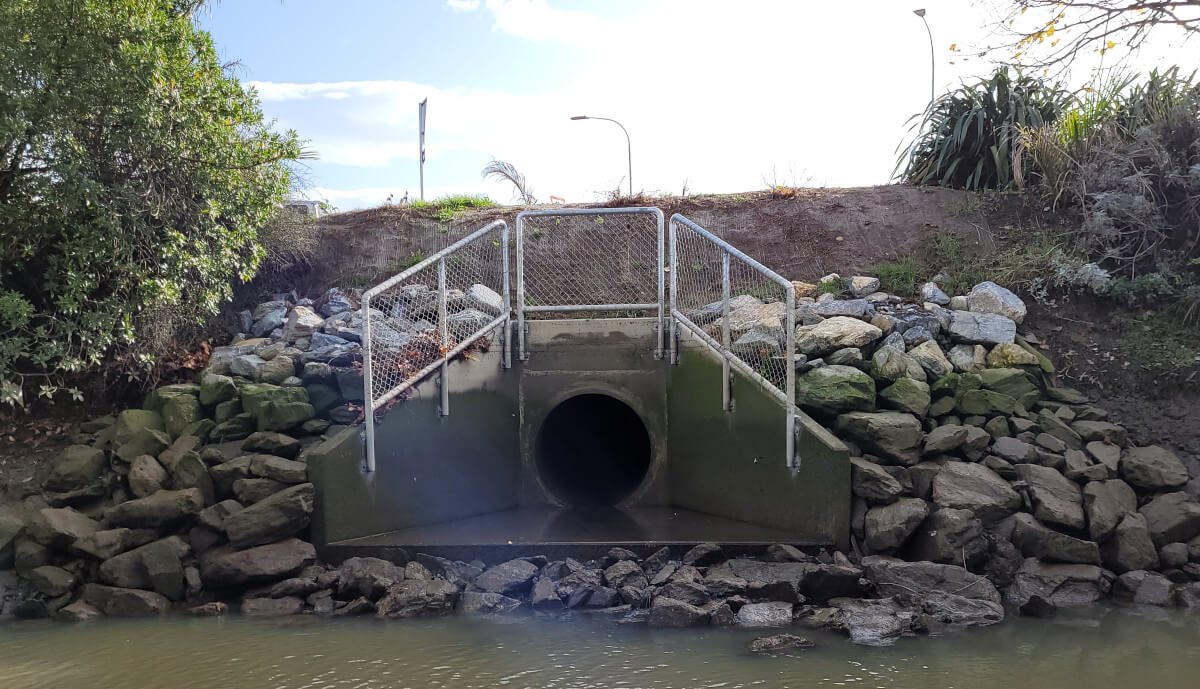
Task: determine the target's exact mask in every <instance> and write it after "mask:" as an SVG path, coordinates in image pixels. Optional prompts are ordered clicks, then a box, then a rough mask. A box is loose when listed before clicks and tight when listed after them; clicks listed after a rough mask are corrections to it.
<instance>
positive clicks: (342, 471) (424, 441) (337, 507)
mask: <svg viewBox="0 0 1200 689" xmlns="http://www.w3.org/2000/svg"><path fill="white" fill-rule="evenodd" d="M449 380H450V393H451V394H450V400H451V402H450V404H451V406H450V414H449V415H448V416H439V415H438V398H439V390H438V387H437V376H432V377H430V378H429V379H427V380H425V381H422V382H421V383H420V384H419V385H417V386H416V387H415V388H413V390H412V394H411V396H410V397H409V398H408V399H407V400H404V401H402V402H400V403H399V404H397V405H395V406H394V407H392V408H391V409H390V410H388V411H387V412H386V413H385V414H384V415H383V417H382V419H381V420H380V421H379V422H377V423H376V425H375V429H376V438H375V443H376V445H375V447H376V453H377V456H376V471H375V472H373V473H364V472H363V469H362V461H363V439H362V429H361V427H354V428H349V429H346V430H344V431H341V432H340V433H338V434H337V435H335V436H334V437H332V438H330V439H329V440H326V441H325V442H324V443H322V445H321V446H320V447H318V448H317V449H316V450H315V451H312V452H310V459H309V471H310V475H311V476H312V481H313V482H314V483H315V484H316V485H317V514H316V515H315V517H314V519H313V524H314V527H313V528H314V529H315V530H319V531H320V532H321V533H320V534H319V536H318V538H317V541H318V542H319V543H329V542H333V541H339V540H344V539H347V538H355V537H360V536H367V535H371V534H376V533H381V532H385V531H391V530H395V529H401V528H405V527H410V526H419V525H422V524H433V523H437V522H443V521H448V520H452V519H461V518H464V517H471V516H475V515H479V514H485V513H488V512H495V511H499V510H505V509H510V508H512V507H515V506H516V504H517V494H518V490H517V489H518V485H519V480H520V473H521V470H520V453H519V447H518V439H519V429H518V425H517V422H518V415H517V398H516V394H517V390H516V385H515V381H516V376H515V375H512V374H511V373H508V372H505V371H503V369H501V367H500V349H499V348H493V349H492V350H491V351H489V352H486V353H482V354H478V355H476V356H475V360H474V361H472V360H462V361H457V362H454V363H452V364H451V367H450V376H449Z"/></svg>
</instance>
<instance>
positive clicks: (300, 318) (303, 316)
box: [283, 306, 325, 344]
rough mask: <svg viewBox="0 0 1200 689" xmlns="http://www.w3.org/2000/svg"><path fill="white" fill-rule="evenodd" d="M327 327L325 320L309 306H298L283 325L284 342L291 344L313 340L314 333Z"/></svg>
mask: <svg viewBox="0 0 1200 689" xmlns="http://www.w3.org/2000/svg"><path fill="white" fill-rule="evenodd" d="M323 325H325V319H324V318H321V317H320V316H318V315H317V314H316V313H315V312H314V311H313V310H312V309H310V308H309V307H307V306H297V307H295V308H293V309H292V312H291V313H289V314H288V317H287V322H286V323H284V324H283V340H284V342H287V343H289V344H291V343H293V342H295V341H296V340H300V339H304V338H311V337H312V336H313V333H315V332H317V331H318V330H320V329H321V326H323Z"/></svg>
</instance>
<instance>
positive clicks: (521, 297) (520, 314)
mask: <svg viewBox="0 0 1200 689" xmlns="http://www.w3.org/2000/svg"><path fill="white" fill-rule="evenodd" d="M523 215H524V214H523V213H518V214H517V361H525V358H526V357H525V218H524V217H522V216H523Z"/></svg>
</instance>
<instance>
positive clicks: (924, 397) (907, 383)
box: [879, 378, 930, 417]
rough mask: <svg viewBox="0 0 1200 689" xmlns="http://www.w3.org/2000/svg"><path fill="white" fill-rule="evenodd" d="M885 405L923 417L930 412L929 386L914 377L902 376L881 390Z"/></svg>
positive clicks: (880, 396)
mask: <svg viewBox="0 0 1200 689" xmlns="http://www.w3.org/2000/svg"><path fill="white" fill-rule="evenodd" d="M879 399H880V400H881V402H882V404H883V405H884V406H885V407H888V408H890V409H897V410H899V411H903V412H908V413H909V414H912V415H914V416H917V417H923V416H925V414H927V413H928V412H929V405H930V399H929V386H928V385H927V384H925V383H922V382H921V381H918V380H913V379H912V378H901V379H900V380H897V381H896V382H895V383H892V384H891V385H889V386H888V387H886V388H884V389H883V390H880V391H879Z"/></svg>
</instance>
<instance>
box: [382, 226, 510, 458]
mask: <svg viewBox="0 0 1200 689" xmlns="http://www.w3.org/2000/svg"><path fill="white" fill-rule="evenodd" d="M497 228H499V229H500V255H501V257H502V259H501V261H502V266H501V276H502V277H501V281H502V287H501V293H502V294H503V296H504V307H503V312H502V313H501V314H500V315H499V316H498V317H496V318H494V319H492V321H491V322H489V323H488V324H487V325H485V326H483V327H482V328H480V329H479V330H477V331H475V332H474V333H473V334H471V335H469V336H468V337H465V338H463V339H462V340H461V341H459V343H458V344H457V345H455V346H454V347H453V348H449V347H448V345H449V333H448V324H447V313H446V257H448V256H450V255H452V254H454V253H455V252H457V251H458V250H460V249H462V248H463V247H465V246H468V245H470V244H471V243H472V242H474V241H476V240H478V239H479V238H481V237H484V236H486V235H488V234H489V233H491V232H493V231H495V230H496V229H497ZM435 264H436V265H437V268H438V327H439V335H440V337H441V344H442V346H443V349H444V353H442V355H441V356H440V357H438V358H437V359H435V360H434V361H433V362H432V363H430V364H428V365H426V366H425V367H424V368H422V369H421V370H420V371H418V372H417V373H415V374H413V375H412V376H409V377H408V378H407V379H406V380H403V381H401V382H400V383H399V384H398V385H396V386H395V387H393V388H391V389H390V390H388V391H386V392H385V393H383V394H382V395H380V396H379V397H378V398H376V396H375V393H374V390H373V383H374V372H373V370H372V368H373V367H372V362H371V359H372V357H371V310H370V309H371V298H372V297H374V296H376V295H378V294H380V293H382V292H384V291H386V290H388V289H389V288H391V287H395V286H396V285H398V284H400V283H401V282H403V281H405V280H407V279H408V278H410V277H412V276H413V275H416V274H417V273H420V272H421V271H422V270H424V269H426V268H429V267H430V266H432V265H435ZM509 292H510V290H509V278H508V223H506V222H504V221H503V220H494V221H492V222H490V223H488V224H487V225H485V226H483V227H481V228H479V229H478V230H476V231H474V232H472V233H471V234H469V235H467V236H466V237H463V238H462V239H460V240H458V241H457V242H454V243H453V244H451V245H450V246H447V247H446V248H444V249H442V250H441V251H438V252H437V253H435V254H433V255H432V256H430V257H429V258H426V259H425V260H423V261H421V262H420V263H417V264H416V265H414V266H412V267H410V268H408V269H406V270H405V271H404V272H402V273H399V274H397V275H393V276H392V277H390V278H388V279H387V280H385V281H383V282H381V283H379V284H378V285H376V286H374V287H372V288H371V289H369V290H367V291H365V292H363V294H362V305H361V309H362V320H363V334H362V340H363V407H364V413H365V426H366V436H367V438H366V439H367V452H366V466H365V467H364V468H365V470H366V471H367V472H373V471H375V410H376V409H378V408H379V407H381V406H383V405H384V404H387V403H388V402H390V401H391V400H392V399H394V398H395V397H396V396H397V395H400V394H402V393H404V392H405V391H406V390H408V389H409V388H411V387H413V386H414V385H416V384H418V383H420V382H421V381H422V380H424V378H425V377H426V376H428V375H429V374H430V373H433V371H434V370H437V369H440V370H441V377H442V378H441V405H440V408H439V413H440V414H441V415H442V416H445V415H447V414H449V390H450V388H449V385H448V382H449V381H448V378H449V362H450V360H451V359H453V358H454V357H455V356H458V354H460V353H461V352H462V351H463V350H465V349H467V348H468V347H470V346H471V345H472V344H474V343H475V342H476V341H477V340H479V338H481V337H483V336H484V335H485V334H487V333H489V332H491V331H493V330H495V329H496V328H497V327H502V331H501V332H502V333H503V338H504V346H503V349H502V362H503V363H502V365H503V366H504V368H510V367H511V366H512V343H511V341H510V340H511V338H510V337H509V334H508V327H507V324H508V323H509V321H510V319H511V316H512V300H511V296H510V294H509Z"/></svg>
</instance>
